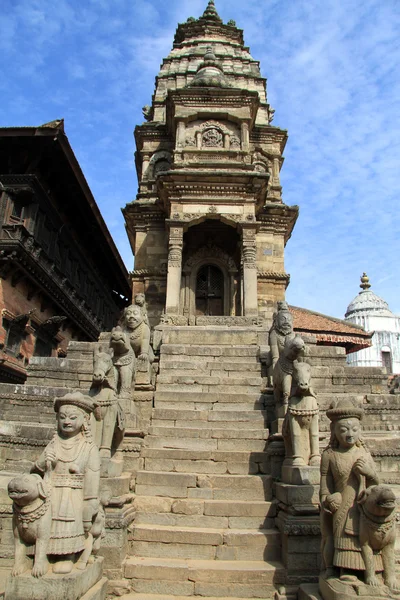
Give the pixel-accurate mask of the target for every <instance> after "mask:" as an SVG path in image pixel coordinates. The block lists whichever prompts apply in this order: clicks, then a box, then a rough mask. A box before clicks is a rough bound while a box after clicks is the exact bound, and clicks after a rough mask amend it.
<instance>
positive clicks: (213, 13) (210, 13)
mask: <svg viewBox="0 0 400 600" xmlns="http://www.w3.org/2000/svg"><path fill="white" fill-rule="evenodd" d="M202 18H203V19H207V20H210V21H218V22H219V23H222V19H221V17H220V16H219V14H218V12H217V9H216V8H215V4H214V0H209V2H208V6H207V8H206V10H205V11H204V13H203V17H202Z"/></svg>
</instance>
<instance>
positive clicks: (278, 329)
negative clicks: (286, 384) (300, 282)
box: [266, 300, 295, 387]
mask: <svg viewBox="0 0 400 600" xmlns="http://www.w3.org/2000/svg"><path fill="white" fill-rule="evenodd" d="M294 335H295V334H294V333H293V317H292V314H291V312H290V311H289V307H288V305H287V302H285V301H283V300H282V301H279V302H278V303H277V311H276V312H275V313H274V316H273V320H272V326H271V329H270V330H269V352H268V354H267V356H266V367H267V386H269V387H272V385H273V371H274V367H275V365H276V363H277V362H278V359H279V357H280V355H281V354H282V352H283V348H284V346H285V341H286V338H288V337H291V338H293V337H294Z"/></svg>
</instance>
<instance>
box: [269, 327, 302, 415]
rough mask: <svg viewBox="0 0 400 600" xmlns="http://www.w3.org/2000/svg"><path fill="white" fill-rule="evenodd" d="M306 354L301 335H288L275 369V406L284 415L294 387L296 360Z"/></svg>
mask: <svg viewBox="0 0 400 600" xmlns="http://www.w3.org/2000/svg"><path fill="white" fill-rule="evenodd" d="M303 355H304V341H303V340H302V338H301V337H300V336H299V335H296V336H294V337H289V336H288V337H286V338H285V344H284V347H283V351H282V353H281V354H280V356H279V358H278V360H277V362H276V364H275V367H274V371H273V382H274V400H275V407H276V409H277V411H278V412H279V413H283V414H279V415H278V416H280V417H283V416H285V414H286V411H287V406H288V403H289V397H290V392H291V387H292V378H293V371H294V367H295V361H297V360H298V359H299V358H300V357H302V356H303Z"/></svg>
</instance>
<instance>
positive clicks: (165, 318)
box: [160, 313, 188, 326]
mask: <svg viewBox="0 0 400 600" xmlns="http://www.w3.org/2000/svg"><path fill="white" fill-rule="evenodd" d="M160 323H161V324H162V325H178V326H182V325H187V324H188V318H187V317H185V316H184V315H171V314H168V315H166V314H165V313H163V314H162V315H161V318H160Z"/></svg>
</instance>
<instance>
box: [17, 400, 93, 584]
mask: <svg viewBox="0 0 400 600" xmlns="http://www.w3.org/2000/svg"><path fill="white" fill-rule="evenodd" d="M95 408H96V405H95V403H94V402H93V401H92V400H91V399H90V398H89V397H88V396H84V395H83V394H81V393H80V392H74V393H71V394H66V395H65V396H63V397H60V398H56V400H55V401H54V410H55V411H56V413H57V432H56V434H55V435H54V437H53V439H52V440H51V442H50V443H49V444H48V445H47V446H46V448H45V449H44V451H43V453H42V455H41V456H40V457H39V459H38V460H37V461H36V463H35V465H34V467H33V471H34V472H35V473H36V474H32V475H23V476H20V477H18V478H16V479H13V480H12V481H11V482H10V484H9V488H8V489H9V495H10V497H11V499H12V500H13V503H14V505H13V506H14V517H13V528H14V541H15V564H14V568H13V572H12V574H13V576H17V575H20V574H22V573H24V572H25V571H26V570H27V569H29V568H30V563H29V562H28V561H27V556H29V555H32V554H34V565H33V569H32V575H33V576H34V577H42V576H43V575H45V574H46V573H47V571H48V569H49V566H50V563H49V560H48V556H51V557H52V562H53V572H54V573H60V574H67V573H70V572H71V570H72V568H73V566H74V563H75V566H76V567H77V568H82V569H84V568H85V567H86V563H87V558H88V557H89V555H90V552H91V547H92V546H91V544H92V539H93V538H92V534H91V533H90V532H91V529H92V527H93V524H94V522H95V519H96V517H97V515H98V513H99V510H100V502H99V482H100V456H99V451H98V448H97V446H95V444H94V443H93V440H92V437H91V431H90V414H91V413H92V412H93V410H94V409H95ZM32 544H33V547H32ZM89 546H90V550H89V552H86V553H85V552H84V553H83V554H84V558H83V560H82V561H81V558H82V557H81V555H80V553H81V551H82V550H83V551H85V550H86V549H88V548H89ZM86 555H87V556H86ZM77 559H78V560H77ZM85 560H86V562H85Z"/></svg>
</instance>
